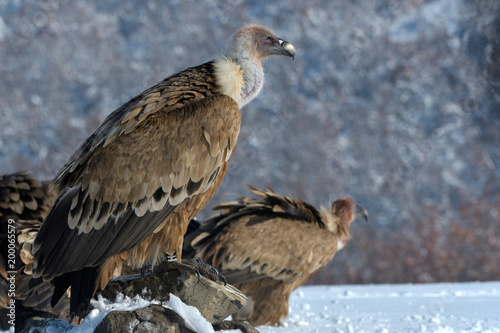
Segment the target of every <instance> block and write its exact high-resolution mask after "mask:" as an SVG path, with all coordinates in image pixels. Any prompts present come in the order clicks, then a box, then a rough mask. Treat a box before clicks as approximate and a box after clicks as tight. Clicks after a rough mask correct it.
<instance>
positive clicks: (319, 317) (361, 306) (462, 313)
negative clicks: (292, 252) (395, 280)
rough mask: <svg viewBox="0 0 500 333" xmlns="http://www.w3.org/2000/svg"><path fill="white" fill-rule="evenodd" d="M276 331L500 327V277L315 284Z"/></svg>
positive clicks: (295, 298)
mask: <svg viewBox="0 0 500 333" xmlns="http://www.w3.org/2000/svg"><path fill="white" fill-rule="evenodd" d="M290 303H291V309H290V313H289V316H288V319H287V321H286V324H287V327H286V328H274V327H259V328H258V329H259V331H260V332H262V333H271V332H287V333H292V332H294V333H295V332H297V333H298V332H301V333H302V332H356V333H361V332H371V333H373V332H380V333H382V332H384V333H385V332H387V333H389V332H440V333H445V332H446V333H451V332H500V282H487V283H485V282H483V283H441V284H422V285H411V284H405V285H369V286H310V287H301V288H299V289H297V290H296V291H295V292H294V293H293V294H292V297H291V300H290Z"/></svg>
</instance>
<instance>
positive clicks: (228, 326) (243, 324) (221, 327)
mask: <svg viewBox="0 0 500 333" xmlns="http://www.w3.org/2000/svg"><path fill="white" fill-rule="evenodd" d="M213 327H214V330H215V331H225V330H240V331H241V332H243V333H259V331H257V329H255V327H253V326H252V325H250V323H249V322H248V321H246V320H225V321H223V322H220V323H217V324H214V325H213Z"/></svg>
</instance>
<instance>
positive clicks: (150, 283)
mask: <svg viewBox="0 0 500 333" xmlns="http://www.w3.org/2000/svg"><path fill="white" fill-rule="evenodd" d="M119 293H121V294H123V295H125V296H128V297H134V296H135V295H141V297H143V298H145V299H147V300H157V301H160V302H167V301H168V300H169V299H170V294H173V295H176V296H177V297H179V298H180V299H181V300H182V301H183V302H184V303H186V304H187V305H191V306H194V307H196V308H197V309H198V310H199V311H200V313H201V315H202V316H203V317H204V318H205V319H207V320H208V322H210V323H211V324H214V323H218V322H220V321H222V320H224V319H226V318H227V317H228V316H230V315H232V314H233V313H235V312H236V311H238V310H239V309H241V308H242V307H243V306H244V305H245V304H246V297H245V295H243V294H242V293H241V292H240V291H239V290H237V289H236V288H234V287H233V286H231V285H229V284H228V285H224V284H223V283H221V282H215V281H212V280H210V279H208V278H206V277H204V276H200V277H198V276H197V275H196V274H195V273H193V272H189V271H186V270H178V269H173V270H169V271H166V272H163V273H161V274H150V275H146V276H140V275H134V276H129V277H119V278H116V279H114V280H112V281H110V282H109V283H108V286H107V287H106V288H105V290H103V291H102V296H103V297H105V298H107V299H109V300H114V299H116V296H117V294H119ZM139 316H140V318H141V320H150V318H151V314H150V313H148V312H145V311H142V312H140V313H139ZM148 317H149V318H148Z"/></svg>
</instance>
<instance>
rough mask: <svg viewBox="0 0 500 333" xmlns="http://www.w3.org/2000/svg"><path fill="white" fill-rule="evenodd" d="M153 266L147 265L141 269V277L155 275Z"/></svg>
mask: <svg viewBox="0 0 500 333" xmlns="http://www.w3.org/2000/svg"><path fill="white" fill-rule="evenodd" d="M153 269H154V268H153V265H145V266H143V267H142V268H141V276H146V275H148V274H152V273H153Z"/></svg>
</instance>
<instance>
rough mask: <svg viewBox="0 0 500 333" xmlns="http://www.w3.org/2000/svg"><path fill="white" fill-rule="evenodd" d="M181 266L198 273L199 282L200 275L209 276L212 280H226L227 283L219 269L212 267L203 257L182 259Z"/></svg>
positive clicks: (225, 281)
mask: <svg viewBox="0 0 500 333" xmlns="http://www.w3.org/2000/svg"><path fill="white" fill-rule="evenodd" d="M179 266H181V267H184V268H186V269H188V270H190V271H192V272H195V273H196V274H197V275H198V282H200V275H203V276H204V277H206V278H209V279H210V280H212V281H216V282H219V281H221V282H224V285H227V280H226V278H225V277H224V276H223V275H222V274H220V273H219V271H218V270H217V269H216V268H215V267H212V266H211V265H209V264H207V263H206V262H204V261H203V260H202V259H201V258H198V257H194V258H189V259H182V263H181V264H179Z"/></svg>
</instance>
